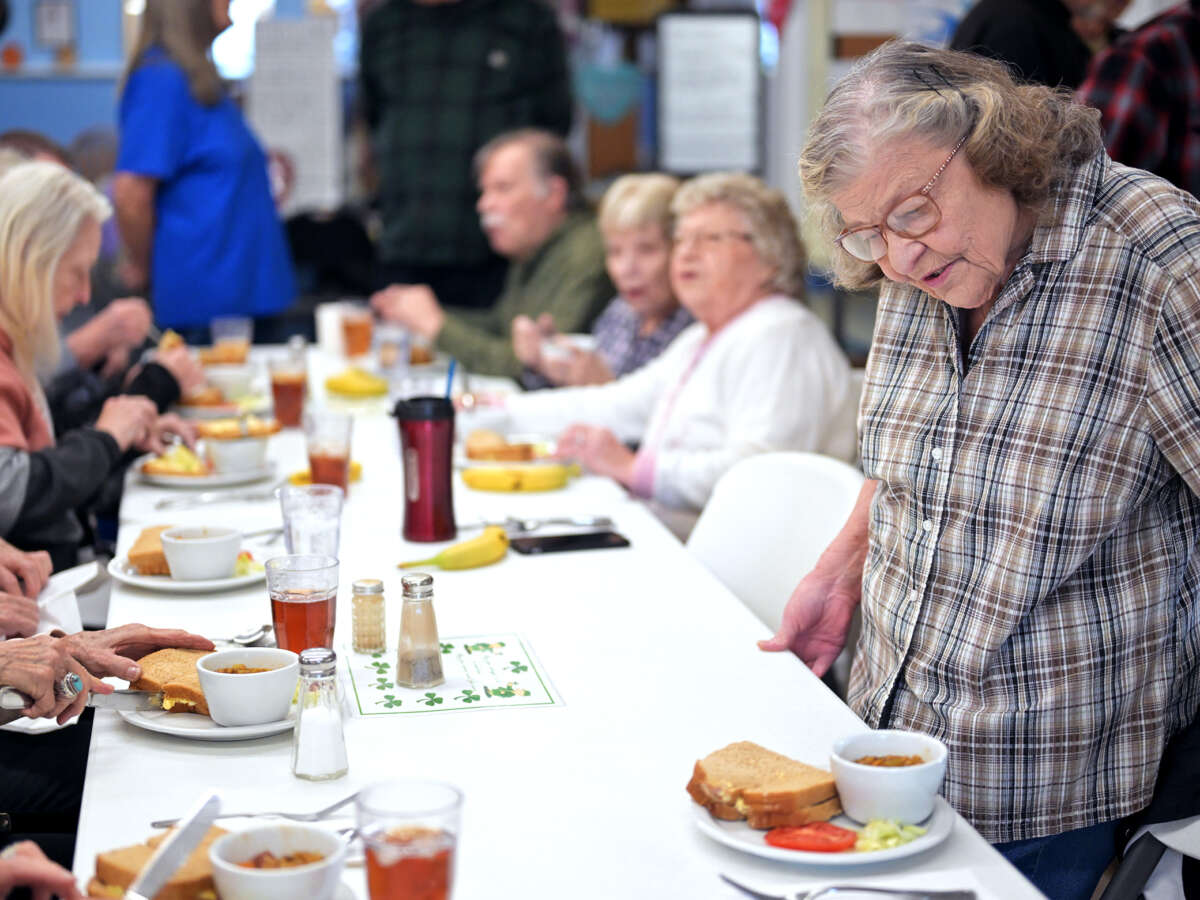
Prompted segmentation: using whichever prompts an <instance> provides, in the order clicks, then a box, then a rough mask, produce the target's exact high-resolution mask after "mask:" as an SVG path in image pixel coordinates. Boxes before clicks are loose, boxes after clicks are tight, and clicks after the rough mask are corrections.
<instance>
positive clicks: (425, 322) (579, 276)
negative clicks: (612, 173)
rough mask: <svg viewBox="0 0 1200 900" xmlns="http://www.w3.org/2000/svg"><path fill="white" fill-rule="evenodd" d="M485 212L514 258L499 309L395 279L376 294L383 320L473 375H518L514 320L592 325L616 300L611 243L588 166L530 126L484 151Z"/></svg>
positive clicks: (579, 327)
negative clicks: (472, 305)
mask: <svg viewBox="0 0 1200 900" xmlns="http://www.w3.org/2000/svg"><path fill="white" fill-rule="evenodd" d="M475 160H476V169H477V171H478V173H479V190H480V197H479V203H478V209H479V217H480V221H481V223H482V225H483V230H484V232H485V233H486V234H487V238H488V241H489V242H490V243H491V245H492V249H493V250H495V251H496V252H497V253H499V254H500V255H501V256H503V257H505V258H507V259H508V260H509V267H508V275H507V277H506V279H505V283H504V291H503V293H502V294H501V295H500V297H499V298H498V299H497V300H496V303H495V306H493V307H492V308H491V309H490V310H462V311H458V312H446V311H445V310H443V309H442V306H441V304H440V303H439V302H438V298H437V297H435V296H434V294H433V291H431V290H430V289H429V286H428V285H395V284H394V285H392V286H390V287H387V288H384V289H383V290H382V291H380V292H378V293H377V294H375V295H374V296H373V297H372V298H371V305H372V306H373V307H374V308H375V310H376V311H377V312H378V313H379V314H380V315H381V316H383V318H384V319H386V320H388V321H391V322H396V323H398V324H400V325H403V326H404V327H405V328H407V329H409V330H410V331H412V332H413V333H414V334H416V335H417V336H418V337H419V338H421V339H423V340H426V341H428V342H430V343H432V344H434V345H435V346H436V347H437V349H439V350H442V351H444V352H446V353H448V354H450V355H451V356H453V357H455V358H456V359H457V360H458V361H459V363H460V364H461V365H463V366H466V367H467V369H469V370H470V371H472V372H478V373H480V374H483V375H507V376H509V377H510V378H517V377H519V376H520V374H521V370H522V365H521V362H520V360H518V359H517V357H516V354H515V353H514V352H513V348H512V343H511V340H510V334H511V330H512V322H513V319H515V318H516V317H517V316H520V315H524V316H528V317H529V318H531V319H537V318H538V317H540V316H541V315H543V314H548V315H550V316H551V317H552V318H553V320H554V323H555V325H556V326H557V327H558V328H561V329H562V330H563V331H583V330H586V329H587V328H588V327H589V326H590V325H591V324H592V321H593V320H594V319H595V318H596V316H597V315H598V314H599V312H600V310H601V309H602V308H603V307H604V304H605V303H607V302H608V301H609V299H611V298H612V284H611V283H610V282H609V280H608V276H607V275H606V274H605V272H604V249H603V246H602V245H601V242H600V234H599V232H598V231H597V229H596V223H595V221H594V220H593V217H592V215H591V213H589V212H588V211H587V208H586V203H585V201H584V198H583V192H582V179H581V176H580V174H579V170H578V168H577V167H576V165H575V163H574V161H573V160H572V159H571V154H570V151H569V150H567V146H566V144H565V143H563V141H562V139H561V138H558V137H556V136H555V135H552V134H550V133H548V132H544V131H537V130H534V129H527V130H521V131H513V132H508V133H506V134H502V135H500V136H499V137H497V138H493V139H492V140H491V141H489V142H488V143H487V144H485V145H484V146H483V147H481V148H480V150H479V152H478V153H477V154H476V156H475Z"/></svg>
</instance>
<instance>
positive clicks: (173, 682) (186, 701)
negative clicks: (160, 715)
mask: <svg viewBox="0 0 1200 900" xmlns="http://www.w3.org/2000/svg"><path fill="white" fill-rule="evenodd" d="M210 653H212V651H211V650H181V649H178V648H175V647H168V648H167V649H165V650H155V651H154V652H153V653H151V654H149V655H147V656H143V657H142V658H141V659H139V660H138V665H139V666H141V667H142V677H141V678H139V679H138V680H137V681H135V682H134V683H133V684H131V685H130V686H129V687H130V688H131V689H132V690H135V691H162V694H163V709H165V710H166V711H167V712H190V713H198V714H199V715H202V716H207V715H208V714H209V713H208V703H207V702H206V701H205V699H204V691H203V689H202V688H201V687H200V675H199V673H197V672H196V661H197V660H198V659H200V657H202V656H207V655H208V654H210Z"/></svg>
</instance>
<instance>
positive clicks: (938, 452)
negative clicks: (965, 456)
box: [929, 447, 942, 460]
mask: <svg viewBox="0 0 1200 900" xmlns="http://www.w3.org/2000/svg"><path fill="white" fill-rule="evenodd" d="M929 455H930V456H932V457H933V458H934V459H935V460H937V459H941V458H942V448H941V447H934V448H933V449H932V450H930V451H929Z"/></svg>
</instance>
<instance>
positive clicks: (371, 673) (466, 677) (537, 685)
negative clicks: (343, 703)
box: [342, 634, 562, 716]
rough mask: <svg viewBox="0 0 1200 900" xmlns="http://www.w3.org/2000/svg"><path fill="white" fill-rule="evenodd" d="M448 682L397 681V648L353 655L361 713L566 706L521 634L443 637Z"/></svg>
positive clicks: (347, 655)
mask: <svg viewBox="0 0 1200 900" xmlns="http://www.w3.org/2000/svg"><path fill="white" fill-rule="evenodd" d="M441 647H442V673H443V675H444V676H445V679H446V680H445V681H444V682H442V683H441V684H439V685H437V686H436V687H431V688H406V687H401V686H400V685H398V684H396V682H395V680H394V679H395V672H396V651H395V650H393V649H388V650H386V651H384V652H382V653H353V652H351V650H350V649H349V648H348V647H347V648H343V650H342V659H343V660H348V670H349V672H350V685H351V689H352V691H353V695H354V706H355V709H356V711H357V712H358V714H359V715H360V716H394V715H407V714H410V713H427V712H444V711H445V710H451V709H453V710H463V709H494V708H496V707H509V706H555V705H561V704H562V699H561V698H560V697H558V696H557V694H556V693H555V692H554V690H553V688H552V687H551V685H550V680H549V679H548V678H546V677H545V676H544V675H543V673H542V672H541V671H540V670H539V668H538V665H537V663H536V661H535V660H534V657H533V654H532V653H531V652H530V650H529V648H528V647H527V646H526V645H525V642H524V640H523V639H522V638H521V637H520V635H516V634H484V635H467V636H465V637H445V638H442V641H441Z"/></svg>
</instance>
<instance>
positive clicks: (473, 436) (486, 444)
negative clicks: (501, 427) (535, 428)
mask: <svg viewBox="0 0 1200 900" xmlns="http://www.w3.org/2000/svg"><path fill="white" fill-rule="evenodd" d="M463 444H464V449H465V450H466V454H467V459H477V460H489V461H493V462H529V461H530V460H532V459H534V458H535V457H536V456H537V447H535V446H534V445H533V444H510V443H509V442H508V441H506V440H505V439H504V437H503V436H502V435H501V434H499V433H497V432H495V431H491V430H490V429H487V428H476V429H475V430H474V431H472V432H471V433H470V434H468V435H467V439H466V441H464V442H463Z"/></svg>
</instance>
